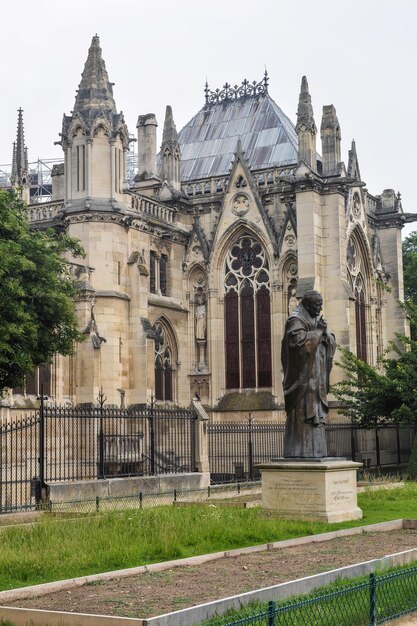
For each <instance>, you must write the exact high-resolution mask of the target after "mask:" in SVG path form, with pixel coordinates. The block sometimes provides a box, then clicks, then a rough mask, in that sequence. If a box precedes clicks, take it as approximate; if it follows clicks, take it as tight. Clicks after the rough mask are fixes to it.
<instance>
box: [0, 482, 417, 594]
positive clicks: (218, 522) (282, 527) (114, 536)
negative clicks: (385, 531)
mask: <svg viewBox="0 0 417 626" xmlns="http://www.w3.org/2000/svg"><path fill="white" fill-rule="evenodd" d="M358 503H359V506H360V507H361V508H362V509H363V512H364V517H363V520H360V521H356V522H345V523H342V524H324V523H316V522H297V521H283V520H279V519H277V518H276V517H273V516H265V515H264V514H263V513H262V511H261V509H258V508H255V509H243V508H242V509H241V508H233V507H221V506H210V507H207V506H198V505H195V506H190V507H182V508H176V507H172V506H166V507H155V508H149V509H142V510H137V509H135V510H130V511H125V512H122V513H100V514H97V515H92V516H90V517H87V518H80V519H77V520H66V519H57V518H55V517H50V516H48V515H45V516H44V517H43V518H42V520H41V521H40V523H38V524H35V525H34V526H27V527H16V528H7V527H4V528H3V529H2V530H1V532H0V540H1V550H0V590H4V589H12V588H15V587H21V586H26V585H33V584H38V583H42V582H49V581H53V580H60V579H65V578H73V577H77V576H83V575H87V574H94V573H98V572H104V571H110V570H114V569H121V568H125V567H134V566H137V565H143V564H146V563H154V562H157V561H166V560H170V559H179V558H183V557H188V556H193V555H197V554H206V553H208V552H217V551H220V550H229V549H232V548H239V547H244V546H250V545H256V544H260V543H267V542H271V541H279V540H281V539H288V538H291V537H300V536H303V535H313V534H317V533H322V532H326V531H329V530H334V529H339V528H347V527H352V526H358V525H362V524H372V523H375V522H381V521H387V520H391V519H398V518H402V517H409V518H413V517H416V518H417V483H407V484H406V486H405V487H403V488H396V489H392V490H384V491H375V492H369V493H365V494H359V496H358Z"/></svg>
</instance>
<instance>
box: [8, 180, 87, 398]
mask: <svg viewBox="0 0 417 626" xmlns="http://www.w3.org/2000/svg"><path fill="white" fill-rule="evenodd" d="M65 254H71V255H72V256H73V257H79V256H82V255H83V251H82V248H81V246H80V245H79V244H78V242H77V241H76V240H75V239H73V238H71V237H69V236H67V235H65V234H60V235H58V234H57V233H55V232H54V231H53V230H52V229H50V230H48V231H47V232H40V231H36V230H31V229H30V228H29V222H28V219H27V212H26V210H25V208H24V205H23V203H22V202H21V201H20V199H19V198H18V197H17V195H13V194H10V193H8V192H5V191H1V190H0V283H1V287H2V293H1V295H2V297H1V300H0V394H1V393H4V391H5V389H7V388H8V387H14V386H17V385H19V384H21V383H22V380H23V378H24V375H25V373H27V372H28V371H32V370H33V369H34V368H35V367H36V366H38V365H41V364H44V363H47V362H50V360H51V358H52V356H53V355H54V354H55V353H60V354H70V353H71V351H72V349H73V345H74V342H75V341H77V340H78V341H80V340H82V338H83V337H82V335H81V334H80V333H79V330H78V326H77V320H76V317H75V312H74V305H73V297H74V294H75V286H74V283H73V281H72V280H71V277H70V274H69V263H68V261H67V260H66V259H65V257H64V255H65Z"/></svg>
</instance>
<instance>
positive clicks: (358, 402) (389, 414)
mask: <svg viewBox="0 0 417 626" xmlns="http://www.w3.org/2000/svg"><path fill="white" fill-rule="evenodd" d="M407 308H408V307H407ZM412 316H413V319H415V320H416V321H417V316H415V314H414V312H412ZM414 316H415V317H414ZM390 348H391V353H393V356H387V355H385V356H384V357H383V358H382V359H381V361H380V363H379V364H378V368H375V367H372V366H371V365H369V364H368V363H364V362H363V361H361V360H360V359H358V358H357V357H356V356H355V355H354V354H352V353H351V352H349V351H348V350H344V349H341V353H342V356H341V360H340V365H341V366H342V367H343V369H344V370H345V373H346V378H345V379H344V380H343V381H341V382H339V383H337V384H336V385H334V386H333V388H332V390H333V392H334V393H335V395H336V397H337V398H338V399H339V400H340V401H341V402H342V404H343V413H344V414H345V415H347V416H349V417H351V418H352V420H353V421H354V422H357V423H360V424H362V425H363V426H365V427H369V428H370V427H372V426H375V425H376V424H377V423H400V424H405V423H412V424H413V423H416V421H417V341H416V340H413V339H410V338H408V337H405V336H402V335H399V336H397V340H396V342H395V343H394V342H393V343H392V344H391V345H390Z"/></svg>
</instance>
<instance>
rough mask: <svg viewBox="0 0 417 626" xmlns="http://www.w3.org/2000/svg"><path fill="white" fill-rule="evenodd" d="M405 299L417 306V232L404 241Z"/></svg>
mask: <svg viewBox="0 0 417 626" xmlns="http://www.w3.org/2000/svg"><path fill="white" fill-rule="evenodd" d="M403 268H404V298H405V300H406V301H411V302H413V303H414V304H415V305H417V232H413V233H411V234H410V235H409V236H408V237H406V238H405V239H404V241H403Z"/></svg>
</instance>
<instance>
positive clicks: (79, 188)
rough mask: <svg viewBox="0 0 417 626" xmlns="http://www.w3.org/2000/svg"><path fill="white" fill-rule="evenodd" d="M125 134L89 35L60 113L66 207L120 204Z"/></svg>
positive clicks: (95, 39) (116, 206)
mask: <svg viewBox="0 0 417 626" xmlns="http://www.w3.org/2000/svg"><path fill="white" fill-rule="evenodd" d="M128 143H129V136H128V130H127V127H126V124H125V123H124V119H123V113H117V111H116V105H115V102H114V98H113V86H112V83H111V82H110V81H109V77H108V74H107V70H106V65H105V63H104V61H103V59H102V56H101V48H100V42H99V38H98V36H97V35H96V36H95V37H93V40H92V42H91V47H90V49H89V51H88V57H87V61H86V63H85V67H84V71H83V73H82V78H81V82H80V84H79V87H78V91H77V95H76V98H75V105H74V110H73V111H72V114H71V115H64V118H63V123H62V135H61V145H62V148H63V150H64V152H65V203H66V211H67V212H77V211H82V210H85V209H87V210H97V209H98V210H110V211H111V210H113V209H121V207H122V198H123V188H124V185H125V161H126V152H127V149H128Z"/></svg>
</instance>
